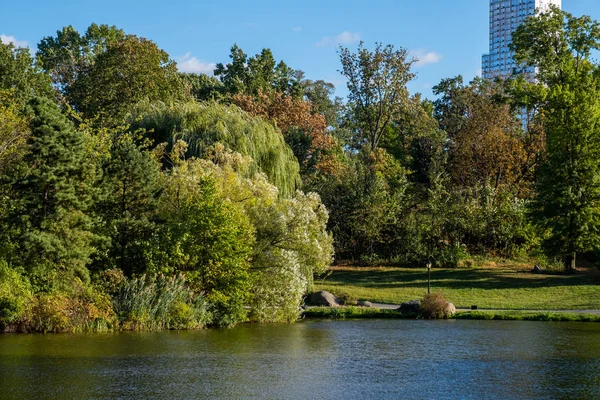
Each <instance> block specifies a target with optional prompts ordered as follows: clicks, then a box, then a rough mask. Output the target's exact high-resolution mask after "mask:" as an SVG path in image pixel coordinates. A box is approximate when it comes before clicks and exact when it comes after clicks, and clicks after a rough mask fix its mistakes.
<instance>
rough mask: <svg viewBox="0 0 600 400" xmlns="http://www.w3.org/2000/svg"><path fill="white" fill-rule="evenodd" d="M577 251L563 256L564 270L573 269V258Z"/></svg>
mask: <svg viewBox="0 0 600 400" xmlns="http://www.w3.org/2000/svg"><path fill="white" fill-rule="evenodd" d="M576 256H577V253H575V252H573V253H569V254H568V255H567V257H566V258H565V271H566V272H574V271H575V258H576Z"/></svg>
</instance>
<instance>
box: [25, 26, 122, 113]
mask: <svg viewBox="0 0 600 400" xmlns="http://www.w3.org/2000/svg"><path fill="white" fill-rule="evenodd" d="M124 38H125V32H123V30H122V29H118V28H117V27H116V26H114V25H113V26H108V25H97V24H95V23H93V24H91V25H90V26H89V27H88V29H87V30H86V32H85V33H84V34H83V35H82V34H80V33H79V32H78V31H77V30H75V28H73V26H71V25H69V26H65V27H63V28H62V29H61V30H59V31H57V32H56V36H46V37H44V38H43V39H42V40H41V41H40V43H39V44H38V46H37V47H38V51H37V54H36V56H37V59H38V61H39V63H40V65H41V66H42V68H43V69H44V70H45V71H47V72H48V73H49V74H50V76H51V77H52V82H53V84H54V85H55V86H56V88H57V89H58V90H59V91H60V92H61V93H62V94H63V95H65V96H66V97H67V100H68V101H69V102H70V101H71V99H70V94H71V93H70V91H71V89H72V86H73V85H74V84H75V82H76V81H77V80H78V79H79V76H80V75H81V73H83V72H84V71H85V70H86V69H88V68H90V67H91V66H92V65H93V64H94V62H95V60H96V57H98V56H99V55H100V54H102V53H104V52H105V51H106V49H107V47H108V45H110V44H113V43H115V42H117V41H120V40H123V39H124Z"/></svg>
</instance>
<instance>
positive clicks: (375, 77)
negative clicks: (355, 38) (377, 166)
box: [339, 42, 415, 151]
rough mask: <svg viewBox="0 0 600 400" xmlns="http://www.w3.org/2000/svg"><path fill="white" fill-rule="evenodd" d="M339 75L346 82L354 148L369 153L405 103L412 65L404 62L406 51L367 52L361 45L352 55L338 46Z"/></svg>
mask: <svg viewBox="0 0 600 400" xmlns="http://www.w3.org/2000/svg"><path fill="white" fill-rule="evenodd" d="M339 54H340V61H341V63H342V69H341V70H340V72H341V74H342V75H343V76H344V77H345V78H346V79H347V80H348V83H347V85H348V91H349V93H348V106H349V108H350V121H351V122H352V125H354V127H355V130H356V133H355V135H356V138H355V140H354V142H355V143H354V145H355V146H356V147H358V148H360V147H362V146H364V145H368V146H369V147H370V149H371V150H372V151H374V150H376V149H377V147H378V146H379V141H380V140H381V138H382V136H383V135H384V134H385V133H386V131H387V129H388V126H389V124H390V123H392V122H393V120H394V118H396V117H397V116H398V114H399V113H400V112H401V111H402V110H403V109H404V108H405V107H406V104H407V102H408V100H409V93H408V89H407V88H406V84H407V83H408V82H410V81H411V80H412V79H413V78H414V77H415V74H414V73H412V72H410V68H411V65H412V63H413V62H414V61H415V60H413V59H409V58H408V52H407V50H406V49H403V48H400V49H399V50H395V49H394V46H392V45H387V46H385V47H384V46H383V45H382V44H381V43H377V44H376V45H375V49H374V50H373V51H369V50H368V49H366V48H365V47H364V43H363V42H361V43H360V44H359V46H358V51H357V52H356V53H352V52H351V51H350V50H348V49H347V48H345V47H342V46H340V50H339Z"/></svg>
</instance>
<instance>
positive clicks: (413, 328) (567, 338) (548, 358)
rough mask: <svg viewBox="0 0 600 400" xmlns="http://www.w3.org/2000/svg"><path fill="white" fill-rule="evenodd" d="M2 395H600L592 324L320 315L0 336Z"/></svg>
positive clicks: (598, 336)
mask: <svg viewBox="0 0 600 400" xmlns="http://www.w3.org/2000/svg"><path fill="white" fill-rule="evenodd" d="M0 398H2V399H13V398H14V399H119V398H121V399H149V398H156V399H205V398H215V399H220V398H222V399H227V398H231V399H237V398H264V399H309V398H317V399H370V398H372V399H385V398H390V399H396V398H406V399H436V398H437V399H486V398H489V399H516V398H548V399H556V398H565V399H566V398H582V399H583V398H585V399H591V398H600V324H596V323H552V322H520V321H412V320H410V321H407V320H354V321H322V320H321V321H306V322H302V323H297V324H294V325H279V324H276V325H244V326H240V327H237V328H234V329H224V330H216V329H215V330H203V331H190V332H157V333H113V334H93V335H92V334H88V335H50V334H49V335H15V334H7V335H0Z"/></svg>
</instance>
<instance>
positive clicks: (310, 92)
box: [301, 79, 344, 127]
mask: <svg viewBox="0 0 600 400" xmlns="http://www.w3.org/2000/svg"><path fill="white" fill-rule="evenodd" d="M301 84H302V91H303V92H304V97H305V98H306V100H308V101H310V103H311V104H312V106H313V111H314V112H315V113H316V114H321V115H323V116H324V117H325V122H326V123H327V126H331V127H336V126H337V125H338V123H339V120H340V117H341V113H342V111H343V110H344V104H343V100H342V98H341V97H335V98H334V99H333V100H332V96H333V93H334V92H335V86H334V85H333V83H329V82H325V81H323V80H316V81H312V80H310V79H306V80H303V81H302V82H301Z"/></svg>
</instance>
